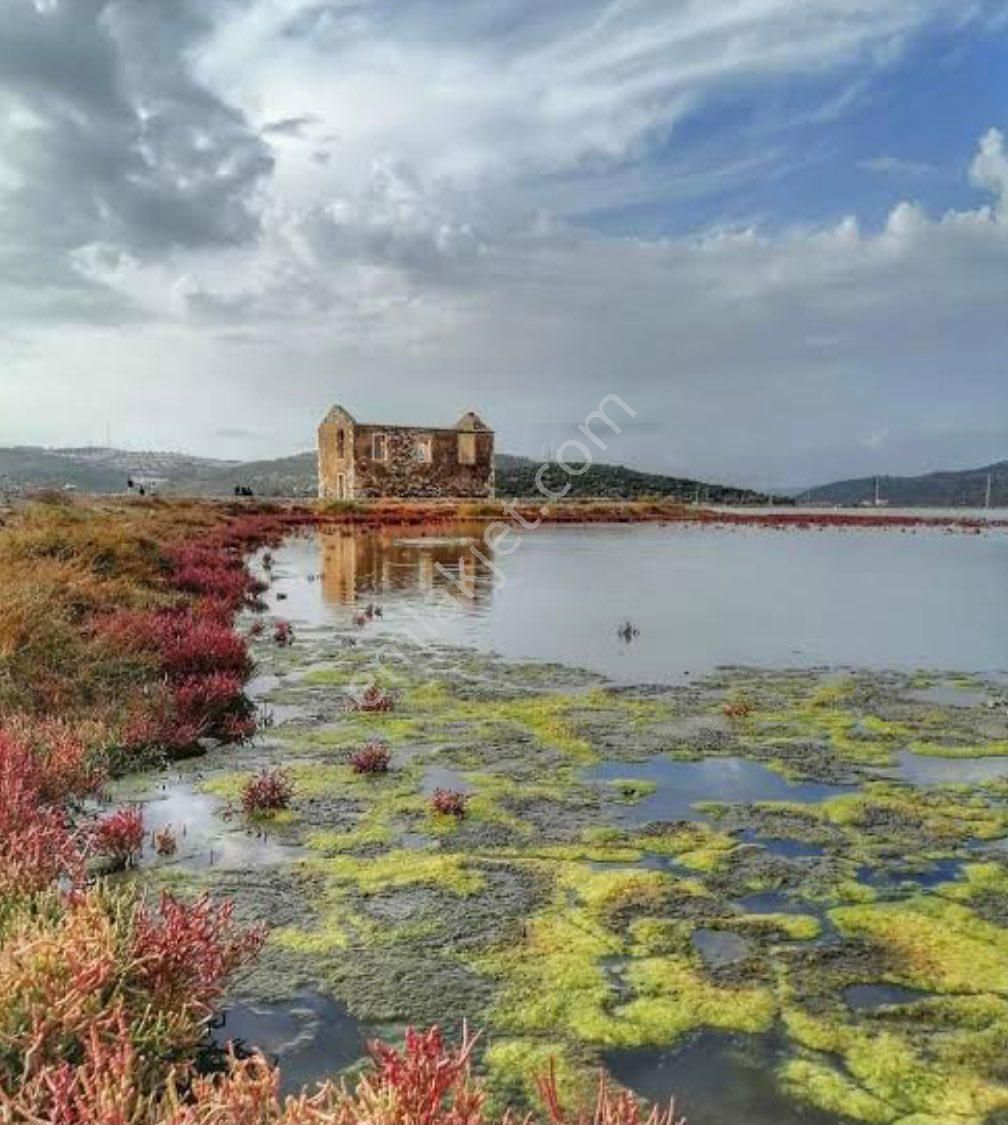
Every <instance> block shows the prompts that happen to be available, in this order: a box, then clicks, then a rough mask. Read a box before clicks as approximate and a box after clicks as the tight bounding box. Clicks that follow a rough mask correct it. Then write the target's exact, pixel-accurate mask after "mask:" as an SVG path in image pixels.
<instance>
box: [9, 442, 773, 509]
mask: <svg viewBox="0 0 1008 1125" xmlns="http://www.w3.org/2000/svg"><path fill="white" fill-rule="evenodd" d="M496 461H497V464H496V467H497V493H498V495H500V496H508V497H510V496H519V497H524V496H536V495H539V490H538V488H537V486H536V474H537V472H538V471H539V468H540V465H541V462H539V461H534V460H532V459H530V458H527V457H514V456H510V455H509V454H498V456H497V459H496ZM542 479H543V482H544V483H545V485H546V486H547V487H548V488H549V489H550V490H551V491H554V492H557V491H559V490H561V489H562V488H563V486H564V484H566V483H568V482H569V483H570V485H571V488H570V490H569V492H568V493H567V495H568V496H571V497H588V496H598V497H608V498H612V499H634V498H638V497H642V496H661V497H670V498H672V499H676V500H681V501H683V502H684V503H692V502H693V501H694V500H695V499H697V498H698V497H699V499H700V500H702V501H703V502H705V503H707V502H709V503H712V504H760V503H765V502H766V499H767V498H766V497H765V496H763V495H762V494H760V493H757V492H751V491H749V490H747V489H741V488H730V487H728V486H725V485H719V484H707V483H705V482H703V481H695V480H690V479H685V478H682V477H668V476H661V475H659V474H655V473H642V472H638V471H637V470H636V469H627V468H625V467H624V466H622V465H594V464H593V465H591V466H590V467H589V468H588V469H587V471H586V472H584V473H582V474H581V475H580V476H574V475H568V474H567V473H566V472H565V471H564V470H563V469H562V468H561V467H560V466H559V465H556V464H551V465H549V466H548V467H547V469H546V472H545V474H544V475H543V478H542ZM127 480H133V481H135V482H136V483H137V484H144V485H145V486H147V487H149V488H150V489H152V490H153V491H157V492H161V493H165V494H171V495H188V496H227V495H231V494H233V493H234V490H235V488H236V487H237V486H244V487H247V488H251V489H252V491H253V492H254V493H255V495H256V496H277V497H280V496H282V497H292V498H301V497H309V496H314V495H316V492H317V489H318V483H317V477H316V461H315V453H314V452H310V453H297V454H294V455H293V456H291V457H281V458H278V459H275V460H271V461H247V462H240V461H217V460H214V459H212V458H206V457H190V456H187V455H186V454H181V453H138V452H133V451H130V450H121V449H105V448H100V447H91V446H88V447H85V448H81V449H41V448H38V447H34V446H21V447H16V448H8V449H0V492H4V491H7V492H15V493H16V492H23V491H26V490H29V489H32V488H72V489H78V490H80V491H81V492H97V493H117V492H125V491H126V482H127Z"/></svg>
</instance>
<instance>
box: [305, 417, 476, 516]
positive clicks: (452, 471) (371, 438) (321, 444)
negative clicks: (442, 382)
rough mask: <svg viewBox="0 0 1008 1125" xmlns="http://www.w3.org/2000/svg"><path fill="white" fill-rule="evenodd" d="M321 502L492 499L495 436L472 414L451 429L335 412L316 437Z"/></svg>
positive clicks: (324, 420) (326, 419) (323, 423)
mask: <svg viewBox="0 0 1008 1125" xmlns="http://www.w3.org/2000/svg"><path fill="white" fill-rule="evenodd" d="M318 457H319V496H320V497H321V498H322V499H323V500H374V499H378V498H380V497H386V496H396V497H410V498H414V499H422V498H428V499H430V498H435V497H446V498H458V497H465V498H472V499H480V500H488V499H491V498H492V497H493V494H494V434H493V430H491V429H490V428H489V427H488V426H487V425H486V423H485V422H484V421H483V420H482V419H481V418H480V417H479V415H478V414H475V413H473V412H472V411H468V412H467V413H465V414H463V415H462V417H461V418H460V419H459V420H458V422H456V424H455V425H454V426H453V427H452V428H451V429H427V428H424V427H421V426H383V425H376V424H372V423H364V422H358V421H357V420H356V419H355V418H354V417H353V415H352V414H350V412H349V411H347V410H344V408H343V407H342V406H334V407H333V408H332V409H331V410H330V411H329V413H328V414H327V415H326V416H325V418H324V419H323V421H322V424H321V425H320V426H319V432H318Z"/></svg>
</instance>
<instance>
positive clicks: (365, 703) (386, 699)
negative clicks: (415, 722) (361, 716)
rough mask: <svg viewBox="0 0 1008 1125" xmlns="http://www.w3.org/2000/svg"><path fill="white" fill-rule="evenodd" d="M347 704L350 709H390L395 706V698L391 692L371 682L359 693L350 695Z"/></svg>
mask: <svg viewBox="0 0 1008 1125" xmlns="http://www.w3.org/2000/svg"><path fill="white" fill-rule="evenodd" d="M349 706H350V710H351V711H372V712H373V711H391V710H392V709H393V708H394V707H395V699H394V697H393V696H392V693H391V692H389V691H386V690H385V689H384V688H380V687H379V686H378V685H377V684H371V685H370V687H367V688H365V689H364V691H362V692H361V693H360V694H359V695H351V696H350V698H349Z"/></svg>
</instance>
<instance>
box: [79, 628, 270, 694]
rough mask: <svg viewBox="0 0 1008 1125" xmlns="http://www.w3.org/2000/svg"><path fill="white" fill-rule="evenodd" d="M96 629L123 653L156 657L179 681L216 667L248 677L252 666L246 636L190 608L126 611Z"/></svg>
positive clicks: (213, 670)
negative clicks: (196, 613)
mask: <svg viewBox="0 0 1008 1125" xmlns="http://www.w3.org/2000/svg"><path fill="white" fill-rule="evenodd" d="M97 633H98V635H99V637H100V638H101V639H103V640H104V641H105V642H106V643H108V644H110V645H112V646H113V647H115V648H117V649H119V650H120V651H122V652H132V653H136V654H137V655H145V656H149V657H151V658H152V659H153V660H154V661H156V662H157V664H158V665H159V666H160V668H161V669H162V670H163V671H164V672H165V673H166V674H167V675H168V676H170V677H171V678H172V679H173V680H175V681H183V680H186V679H189V678H191V677H192V676H199V675H208V674H210V673H213V672H230V673H232V674H233V675H236V676H238V677H240V678H241V679H242V680H244V679H246V678H247V677H248V675H249V673H250V672H251V670H252V663H251V660H250V659H249V655H248V649H247V648H246V647H245V642H244V640H243V639H242V638H241V637H240V636H238V634H237V633H235V632H234V631H233V630H232V629H231V627H230V626H229V625H225V624H221V623H220V622H219V621H213V620H206V619H201V618H199V617H195V616H194V615H193V614H192V613H189V612H188V611H185V610H161V611H158V610H122V611H120V612H119V613H116V614H113V615H112V616H110V617H107V618H105V620H104V621H102V622H100V623H99V625H98V626H97Z"/></svg>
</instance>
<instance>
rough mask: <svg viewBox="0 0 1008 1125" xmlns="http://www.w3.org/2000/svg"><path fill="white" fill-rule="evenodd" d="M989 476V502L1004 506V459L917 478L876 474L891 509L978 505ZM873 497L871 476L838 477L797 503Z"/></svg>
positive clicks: (1007, 485) (1007, 497) (1007, 467)
mask: <svg viewBox="0 0 1008 1125" xmlns="http://www.w3.org/2000/svg"><path fill="white" fill-rule="evenodd" d="M988 474H990V479H991V505H992V506H993V507H997V508H1003V507H1008V461H999V462H998V463H997V464H995V465H985V466H984V467H983V468H980V469H963V470H960V471H953V472H940V473H927V474H925V475H923V476H919V477H879V478H878V486H879V495H880V497H881V498H882V499H883V500H885V501H886V502H887V503H888V504H889V505H891V506H892V507H894V508H980V507H983V504H984V498H985V496H986V493H987V476H988ZM874 498H875V477H860V478H858V479H857V480H839V481H834V482H833V483H832V484H824V485H820V486H819V487H818V488H812V489H809V490H808V491H807V492H803V493H801V494H800V495H799V497H798V502H799V503H814V504H839V505H842V506H845V507H846V506H853V505H857V504H862V503H865V502H870V501H872V500H874Z"/></svg>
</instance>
